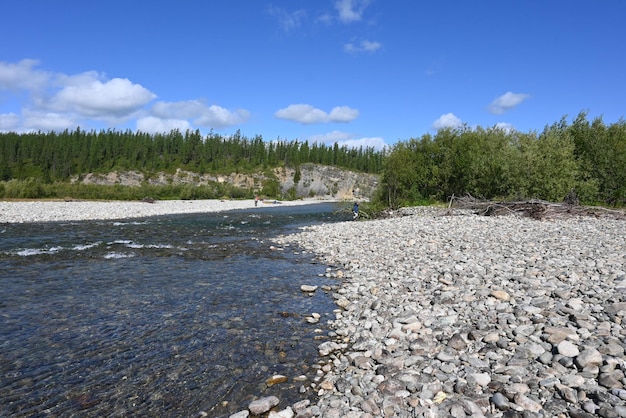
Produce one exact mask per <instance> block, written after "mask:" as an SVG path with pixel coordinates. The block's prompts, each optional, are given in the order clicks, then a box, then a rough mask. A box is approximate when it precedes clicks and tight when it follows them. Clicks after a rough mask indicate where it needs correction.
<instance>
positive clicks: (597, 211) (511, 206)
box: [448, 196, 626, 220]
mask: <svg viewBox="0 0 626 418" xmlns="http://www.w3.org/2000/svg"><path fill="white" fill-rule="evenodd" d="M448 208H449V212H450V211H451V210H452V209H453V208H458V209H466V210H473V211H475V213H476V214H478V215H484V216H501V215H519V216H527V217H530V218H533V219H556V218H564V217H572V216H594V217H596V218H600V217H607V218H612V219H622V220H626V210H620V209H608V208H604V207H600V206H580V205H578V204H575V203H571V200H570V201H566V202H562V203H554V202H547V201H544V200H527V201H518V202H494V201H489V200H481V199H476V198H474V197H472V196H465V197H456V196H452V198H451V199H450V204H449V206H448Z"/></svg>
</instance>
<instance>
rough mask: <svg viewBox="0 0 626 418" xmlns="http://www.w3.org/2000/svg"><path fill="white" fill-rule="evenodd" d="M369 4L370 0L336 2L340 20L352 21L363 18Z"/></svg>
mask: <svg viewBox="0 0 626 418" xmlns="http://www.w3.org/2000/svg"><path fill="white" fill-rule="evenodd" d="M369 4H370V0H338V1H336V2H335V9H337V13H338V14H339V20H340V21H342V22H344V23H351V22H357V21H359V20H361V18H362V17H363V12H364V11H365V9H366V8H367V6H369Z"/></svg>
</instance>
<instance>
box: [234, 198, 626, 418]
mask: <svg viewBox="0 0 626 418" xmlns="http://www.w3.org/2000/svg"><path fill="white" fill-rule="evenodd" d="M407 213H410V214H409V215H408V216H403V217H398V218H392V219H385V220H376V221H367V222H344V223H339V224H332V225H316V226H312V227H308V228H305V229H303V230H302V232H300V233H297V234H294V235H291V236H285V237H280V238H278V239H277V240H276V242H275V245H276V244H278V245H283V246H285V247H286V246H290V245H293V244H298V245H299V246H301V247H304V248H305V249H306V250H308V251H310V252H314V253H316V254H317V256H318V257H319V259H320V260H321V261H322V262H323V263H325V264H326V265H328V266H330V267H329V270H328V272H327V274H328V275H331V276H332V277H336V278H337V280H338V284H339V285H338V287H337V289H336V291H335V292H334V298H335V302H336V304H337V309H336V310H335V319H334V320H332V321H330V323H329V326H330V329H331V332H330V334H329V336H330V338H329V339H328V340H327V341H325V342H323V343H321V344H320V346H319V353H320V356H321V359H322V361H321V363H320V368H319V372H318V375H317V378H316V381H315V382H313V383H312V385H311V386H312V388H313V390H314V391H315V393H316V394H317V395H318V396H319V400H318V401H317V402H316V403H315V404H310V403H309V402H308V401H302V402H300V403H298V404H296V405H293V407H288V408H287V409H283V410H282V411H280V412H276V413H274V412H271V413H270V416H290V415H291V414H293V415H295V416H297V417H314V416H315V417H317V416H320V417H324V418H333V417H362V418H366V417H470V416H471V417H592V416H600V417H626V389H625V386H626V376H625V373H626V356H625V354H624V353H625V349H626V329H625V328H624V326H625V321H624V319H625V317H626V272H625V270H626V222H625V221H623V220H614V219H605V218H594V217H578V216H572V217H570V218H563V219H558V220H544V221H538V220H533V219H530V218H526V217H521V216H513V215H511V216H497V217H496V216H494V217H488V216H478V215H474V214H471V213H469V212H464V211H459V210H455V211H454V212H453V213H452V215H450V214H446V213H445V210H437V209H434V208H414V209H413V210H412V211H409V212H407ZM243 414H244V412H242V415H241V416H243ZM293 415H291V416H293Z"/></svg>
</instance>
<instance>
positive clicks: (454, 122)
mask: <svg viewBox="0 0 626 418" xmlns="http://www.w3.org/2000/svg"><path fill="white" fill-rule="evenodd" d="M461 125H463V122H462V121H461V119H459V118H458V117H456V116H455V115H454V113H446V114H443V115H441V116H439V119H437V120H436V121H434V122H433V128H434V129H444V128H458V127H459V126H461Z"/></svg>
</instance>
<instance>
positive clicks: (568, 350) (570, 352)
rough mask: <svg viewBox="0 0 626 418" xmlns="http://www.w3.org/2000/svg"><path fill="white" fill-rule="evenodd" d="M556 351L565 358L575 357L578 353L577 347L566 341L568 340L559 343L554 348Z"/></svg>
mask: <svg viewBox="0 0 626 418" xmlns="http://www.w3.org/2000/svg"><path fill="white" fill-rule="evenodd" d="M556 349H557V351H558V352H559V354H561V355H563V356H565V357H576V356H577V355H578V354H579V353H580V352H579V351H578V347H576V345H574V344H573V343H572V342H571V341H568V340H564V341H561V342H560V343H559V344H558V345H557V346H556Z"/></svg>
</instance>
